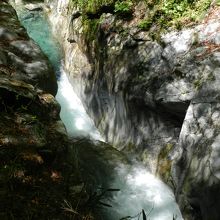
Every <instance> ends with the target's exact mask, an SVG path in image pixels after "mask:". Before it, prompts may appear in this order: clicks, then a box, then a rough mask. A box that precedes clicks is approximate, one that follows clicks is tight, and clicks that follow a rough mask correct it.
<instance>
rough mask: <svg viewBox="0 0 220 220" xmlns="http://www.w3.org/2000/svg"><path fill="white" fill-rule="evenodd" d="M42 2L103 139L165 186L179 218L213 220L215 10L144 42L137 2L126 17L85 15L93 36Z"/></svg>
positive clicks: (74, 14)
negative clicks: (132, 157) (192, 23)
mask: <svg viewBox="0 0 220 220" xmlns="http://www.w3.org/2000/svg"><path fill="white" fill-rule="evenodd" d="M49 3H50V7H49V8H48V15H49V18H50V19H51V22H52V24H53V28H54V33H56V36H57V38H58V39H59V40H60V42H61V43H62V45H63V48H64V51H65V60H64V62H65V68H66V69H67V70H68V72H69V74H70V76H69V77H70V79H71V80H72V83H73V86H74V88H75V90H76V91H77V92H78V95H79V96H80V97H81V99H82V100H83V102H84V104H85V106H86V109H87V111H88V113H89V114H90V116H91V117H92V118H93V120H94V121H95V123H96V126H97V127H98V129H99V130H100V132H101V133H102V134H103V135H104V137H105V138H106V141H108V142H110V143H112V144H113V145H114V146H115V147H117V148H118V149H120V150H123V151H125V152H130V153H131V154H136V155H138V156H137V157H138V159H140V160H142V161H143V162H144V163H145V164H146V165H148V166H149V167H150V168H151V170H152V171H153V172H156V173H157V174H158V175H160V176H161V177H162V178H163V179H164V181H166V182H167V183H169V184H170V186H172V187H173V189H174V191H175V192H176V197H177V199H178V201H179V204H180V206H181V209H182V211H183V213H184V215H185V219H190V220H191V219H207V220H209V219H213V220H215V219H216V220H217V219H219V213H218V207H219V205H218V204H219V199H218V196H217V194H218V192H219V190H220V185H219V184H220V182H219V177H218V176H219V174H218V172H219V166H218V160H219V156H220V155H219V150H218V145H219V142H218V139H219V138H218V136H219V128H218V127H219V126H218V120H219V88H220V87H219V74H220V72H219V65H220V62H219V57H220V56H219V55H220V53H219V50H220V41H219V36H220V32H219V30H220V21H219V18H218V13H219V8H218V7H217V6H212V8H210V10H209V13H208V14H207V16H206V17H205V19H204V20H203V21H202V22H201V23H200V24H198V25H195V26H194V27H193V28H188V29H184V30H182V31H179V32H170V33H168V34H166V35H163V36H161V37H160V38H159V39H157V40H152V38H151V37H150V36H149V35H148V33H147V32H144V31H142V30H140V29H139V28H138V27H137V23H138V20H139V17H138V16H139V15H141V14H142V13H143V11H145V8H144V7H145V5H144V3H143V2H140V3H139V4H138V5H137V6H136V7H135V8H134V12H133V18H132V19H130V20H123V19H121V18H119V17H117V16H116V15H115V14H114V13H103V14H101V15H99V16H100V18H99V19H98V21H97V20H95V18H94V16H93V17H89V18H88V19H90V22H94V26H95V25H97V29H96V31H95V32H93V29H88V26H87V25H86V24H85V21H84V20H83V17H82V14H81V12H80V11H78V9H77V8H76V7H73V5H72V4H71V3H70V2H69V1H68V0H65V1H51V2H49ZM91 20H92V21H91ZM90 28H91V27H90ZM58 33H59V34H58Z"/></svg>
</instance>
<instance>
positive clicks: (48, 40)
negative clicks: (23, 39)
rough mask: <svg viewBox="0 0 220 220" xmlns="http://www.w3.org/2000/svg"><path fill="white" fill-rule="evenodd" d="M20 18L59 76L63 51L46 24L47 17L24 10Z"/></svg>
mask: <svg viewBox="0 0 220 220" xmlns="http://www.w3.org/2000/svg"><path fill="white" fill-rule="evenodd" d="M18 16H19V19H20V21H21V23H22V25H23V26H24V27H25V28H26V30H27V32H28V35H29V36H30V37H31V38H32V39H33V40H34V41H35V42H37V43H38V45H39V46H40V47H41V49H42V50H43V52H44V53H45V54H46V55H47V57H48V58H49V60H50V62H51V64H52V66H53V68H54V69H55V71H56V74H57V75H59V69H60V65H61V58H62V51H61V49H60V48H61V47H60V46H59V44H58V42H56V40H55V39H54V38H53V36H52V34H51V32H50V26H49V24H48V23H47V22H46V18H45V15H44V14H43V13H42V12H29V11H27V10H25V9H22V10H20V12H19V13H18Z"/></svg>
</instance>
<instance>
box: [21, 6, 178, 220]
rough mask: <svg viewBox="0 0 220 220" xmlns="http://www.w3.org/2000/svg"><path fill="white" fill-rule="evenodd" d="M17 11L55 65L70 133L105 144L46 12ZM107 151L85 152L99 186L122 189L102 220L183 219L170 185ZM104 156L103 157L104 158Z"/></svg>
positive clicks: (60, 98) (31, 34)
mask: <svg viewBox="0 0 220 220" xmlns="http://www.w3.org/2000/svg"><path fill="white" fill-rule="evenodd" d="M19 10H20V9H19ZM18 12H19V18H20V20H21V22H22V24H23V25H24V26H25V28H26V29H27V30H28V33H29V35H30V36H31V37H32V38H33V39H34V40H35V41H36V42H37V43H38V44H39V45H40V46H41V48H42V50H43V51H44V53H45V54H46V55H47V56H48V57H49V59H50V61H51V63H52V65H53V66H54V68H55V70H56V72H57V75H59V77H58V86H59V88H58V93H57V96H56V98H57V100H58V102H59V103H60V104H61V107H62V110H61V115H60V116H61V119H62V121H63V122H64V124H65V126H66V129H67V132H68V134H69V135H70V136H71V137H76V136H80V137H84V138H87V137H89V138H91V139H95V140H101V141H103V139H102V137H101V135H100V133H99V132H98V130H97V129H96V128H95V125H94V123H93V121H92V120H91V119H90V118H89V116H88V115H87V114H86V111H85V109H84V107H83V105H82V103H81V101H80V99H79V98H78V97H77V96H76V94H75V93H74V90H73V88H72V86H71V84H70V82H69V80H68V77H67V75H66V73H65V71H64V70H63V68H62V66H61V54H60V51H59V46H57V44H56V42H55V41H53V38H52V36H51V34H50V31H49V25H48V23H47V22H46V19H45V17H44V15H43V13H42V12H28V11H23V10H21V11H18ZM102 150H103V148H100V151H102ZM106 152H107V153H105V155H104V154H103V153H102V154H100V155H101V156H100V155H99V154H97V153H96V152H95V151H94V152H93V155H92V153H91V152H90V153H89V152H88V150H87V149H86V150H85V153H84V157H85V159H84V164H85V166H86V169H87V170H86V172H91V175H92V176H93V177H99V178H97V179H99V183H98V184H99V185H102V183H103V182H104V181H105V180H108V179H110V180H109V181H110V182H109V185H110V186H111V187H112V188H117V189H120V191H119V192H115V193H113V195H112V197H111V199H110V201H109V202H110V204H111V205H112V208H103V210H101V211H100V212H102V218H100V219H104V220H119V219H124V220H129V219H135V220H138V219H141V218H142V217H141V214H142V210H144V212H145V214H146V216H147V219H148V220H149V219H150V220H173V219H176V220H182V216H181V213H180V211H179V207H178V205H177V204H176V202H175V198H174V195H173V193H172V191H171V189H170V188H169V187H168V186H166V185H165V184H164V183H163V182H162V181H160V180H159V179H157V178H156V177H155V176H153V175H152V174H150V173H149V172H148V171H146V168H144V167H141V166H140V165H139V164H136V163H133V165H132V166H130V165H128V164H126V163H125V162H124V161H123V160H122V159H121V158H120V157H119V156H117V155H118V154H120V152H118V153H115V152H114V151H113V150H109V151H108V150H107V151H106ZM103 155H104V157H102V156H103ZM115 161H117V162H115ZM103 167H104V168H103ZM106 169H107V171H106ZM103 170H104V171H103ZM106 173H107V174H106ZM108 174H109V175H108ZM100 176H101V178H100ZM109 176H111V178H110V177H109ZM112 176H113V177H114V178H112ZM103 216H104V218H103Z"/></svg>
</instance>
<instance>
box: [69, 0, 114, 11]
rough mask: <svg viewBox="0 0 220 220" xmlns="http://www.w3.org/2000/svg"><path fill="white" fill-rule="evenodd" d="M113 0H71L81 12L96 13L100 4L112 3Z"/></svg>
mask: <svg viewBox="0 0 220 220" xmlns="http://www.w3.org/2000/svg"><path fill="white" fill-rule="evenodd" d="M114 1H115V0H89V1H88V0H72V3H73V5H75V6H77V7H79V8H80V10H81V11H82V12H83V13H88V12H89V13H96V12H97V11H98V10H99V9H100V8H101V7H102V6H104V5H110V4H113V3H114Z"/></svg>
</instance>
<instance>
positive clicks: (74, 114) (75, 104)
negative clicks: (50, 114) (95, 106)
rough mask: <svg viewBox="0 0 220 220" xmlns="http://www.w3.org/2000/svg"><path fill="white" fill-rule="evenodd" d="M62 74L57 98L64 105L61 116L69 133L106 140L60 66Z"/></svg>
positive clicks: (73, 135)
mask: <svg viewBox="0 0 220 220" xmlns="http://www.w3.org/2000/svg"><path fill="white" fill-rule="evenodd" d="M60 74H61V75H60V77H59V80H58V92H57V95H56V99H57V101H58V102H59V103H60V105H61V107H62V108H61V113H60V117H61V119H62V121H63V123H64V124H65V126H66V129H67V132H68V134H69V135H70V136H72V137H89V138H92V139H94V140H100V141H104V139H103V138H102V137H101V135H100V133H99V132H98V130H97V129H96V127H95V125H94V123H93V121H92V120H91V118H90V117H89V116H88V115H87V113H86V111H85V109H84V107H83V104H82V102H81V100H80V99H79V98H78V96H77V95H76V93H75V92H74V90H73V87H72V85H71V84H70V82H69V80H68V78H67V75H66V73H65V71H64V70H63V68H62V67H61V68H60Z"/></svg>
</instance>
